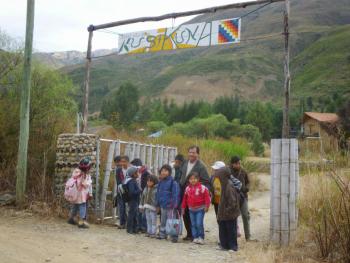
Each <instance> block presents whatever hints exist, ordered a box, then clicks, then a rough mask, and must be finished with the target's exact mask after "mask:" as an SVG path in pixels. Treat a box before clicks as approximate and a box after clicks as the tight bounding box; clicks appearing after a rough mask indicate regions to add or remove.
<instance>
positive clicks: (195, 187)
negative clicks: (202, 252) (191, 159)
mask: <svg viewBox="0 0 350 263" xmlns="http://www.w3.org/2000/svg"><path fill="white" fill-rule="evenodd" d="M189 183H190V184H189V185H188V186H187V187H186V189H185V194H184V198H183V200H182V211H183V213H184V211H185V209H186V208H187V207H188V209H189V211H190V218H191V231H192V235H193V243H196V244H199V245H203V244H204V223H203V222H204V215H205V213H206V212H208V210H209V206H210V194H209V190H208V188H206V187H205V186H204V185H202V184H201V183H200V182H199V174H198V173H197V172H192V173H190V175H189Z"/></svg>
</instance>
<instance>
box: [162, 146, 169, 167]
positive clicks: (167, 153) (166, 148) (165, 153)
mask: <svg viewBox="0 0 350 263" xmlns="http://www.w3.org/2000/svg"><path fill="white" fill-rule="evenodd" d="M163 163H164V164H165V163H167V164H169V163H170V162H169V147H164V160H163Z"/></svg>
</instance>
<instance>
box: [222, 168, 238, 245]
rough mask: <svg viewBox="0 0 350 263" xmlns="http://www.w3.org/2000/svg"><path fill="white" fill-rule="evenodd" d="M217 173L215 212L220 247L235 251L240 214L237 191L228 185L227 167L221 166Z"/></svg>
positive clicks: (228, 172)
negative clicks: (219, 190)
mask: <svg viewBox="0 0 350 263" xmlns="http://www.w3.org/2000/svg"><path fill="white" fill-rule="evenodd" d="M217 175H218V177H219V179H220V183H221V198H220V203H219V207H218V214H217V220H218V223H219V239H220V244H221V248H222V249H225V250H233V251H237V250H238V244H237V217H238V216H239V215H240V207H239V193H238V192H237V190H236V189H235V188H234V187H231V186H230V183H229V179H230V175H231V172H230V170H229V169H228V168H226V167H224V168H221V169H220V170H218V173H217Z"/></svg>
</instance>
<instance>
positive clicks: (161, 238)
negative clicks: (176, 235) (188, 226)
mask: <svg viewBox="0 0 350 263" xmlns="http://www.w3.org/2000/svg"><path fill="white" fill-rule="evenodd" d="M156 238H157V239H160V240H163V239H166V237H163V236H161V235H157V236H156Z"/></svg>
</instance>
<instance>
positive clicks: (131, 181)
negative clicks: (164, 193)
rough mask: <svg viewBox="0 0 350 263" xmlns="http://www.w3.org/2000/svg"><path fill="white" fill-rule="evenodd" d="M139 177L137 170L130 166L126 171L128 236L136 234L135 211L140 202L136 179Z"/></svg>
mask: <svg viewBox="0 0 350 263" xmlns="http://www.w3.org/2000/svg"><path fill="white" fill-rule="evenodd" d="M138 177H139V172H138V169H137V168H136V167H134V166H131V167H129V168H128V170H127V171H126V179H125V185H126V186H127V189H128V190H127V191H128V196H129V198H128V202H127V203H128V206H129V213H128V218H127V223H126V232H128V233H129V234H136V233H137V212H138V211H137V210H138V205H139V202H140V193H141V189H140V187H139V185H138V183H137V178H138Z"/></svg>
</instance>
